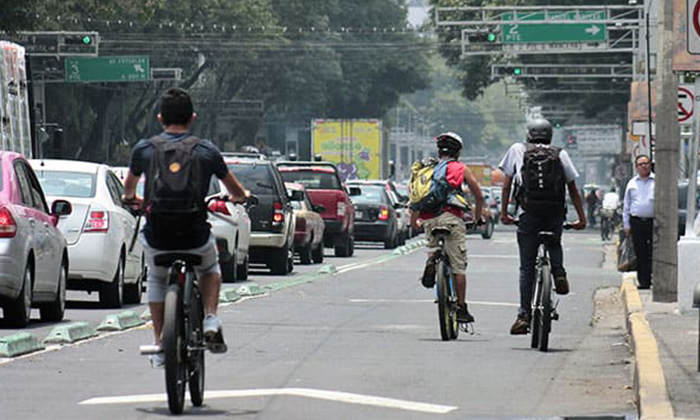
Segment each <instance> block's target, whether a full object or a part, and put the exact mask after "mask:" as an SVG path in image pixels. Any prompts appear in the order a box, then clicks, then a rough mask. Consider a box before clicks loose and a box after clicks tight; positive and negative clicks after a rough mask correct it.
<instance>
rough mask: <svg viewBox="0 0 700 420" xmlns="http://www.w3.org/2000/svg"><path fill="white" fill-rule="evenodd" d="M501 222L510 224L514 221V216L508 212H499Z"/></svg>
mask: <svg viewBox="0 0 700 420" xmlns="http://www.w3.org/2000/svg"><path fill="white" fill-rule="evenodd" d="M501 223H503V224H504V225H512V224H514V223H515V218H514V217H513V216H511V215H510V214H508V213H501Z"/></svg>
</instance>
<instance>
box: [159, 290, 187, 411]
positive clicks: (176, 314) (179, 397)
mask: <svg viewBox="0 0 700 420" xmlns="http://www.w3.org/2000/svg"><path fill="white" fill-rule="evenodd" d="M185 341H186V340H185V325H184V316H183V311H182V288H181V287H180V285H178V284H171V285H170V286H169V287H168V291H167V293H166V295H165V314H164V317H163V345H162V347H163V354H164V355H165V389H166V392H167V394H168V408H169V409H170V412H171V413H173V414H181V413H182V409H183V407H184V405H185V385H186V382H187V364H186V363H187V355H186V354H185V351H186V348H185V345H186V344H185Z"/></svg>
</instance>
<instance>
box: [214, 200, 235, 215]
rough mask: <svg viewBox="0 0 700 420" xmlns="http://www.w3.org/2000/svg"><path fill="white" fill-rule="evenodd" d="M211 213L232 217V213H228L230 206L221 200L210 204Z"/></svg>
mask: <svg viewBox="0 0 700 420" xmlns="http://www.w3.org/2000/svg"><path fill="white" fill-rule="evenodd" d="M209 211H212V212H214V213H221V214H225V215H227V216H230V215H231V212H229V211H228V206H226V202H224V201H221V200H213V201H212V202H211V203H209Z"/></svg>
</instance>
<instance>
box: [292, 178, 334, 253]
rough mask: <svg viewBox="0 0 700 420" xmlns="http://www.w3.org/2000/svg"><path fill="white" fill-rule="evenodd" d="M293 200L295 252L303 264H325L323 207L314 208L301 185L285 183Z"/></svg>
mask: <svg viewBox="0 0 700 420" xmlns="http://www.w3.org/2000/svg"><path fill="white" fill-rule="evenodd" d="M285 185H286V186H287V190H289V192H290V196H291V198H292V207H294V218H295V219H296V223H295V224H296V230H295V232H294V252H296V253H297V254H299V260H300V261H301V263H302V264H311V262H314V263H317V264H318V263H322V262H323V248H324V247H323V231H324V228H325V224H324V223H323V218H322V217H321V215H320V214H319V213H323V210H325V209H324V208H323V206H322V205H320V204H319V205H316V206H314V205H313V204H312V203H311V199H309V196H308V194H307V193H306V189H305V188H304V186H303V185H301V184H294V183H289V182H287V183H285Z"/></svg>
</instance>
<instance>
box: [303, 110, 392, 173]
mask: <svg viewBox="0 0 700 420" xmlns="http://www.w3.org/2000/svg"><path fill="white" fill-rule="evenodd" d="M311 142H312V151H313V155H314V156H321V158H322V159H323V160H324V161H326V162H332V163H334V164H335V165H336V166H337V167H338V170H339V172H340V177H341V179H342V181H343V182H345V181H348V180H356V179H358V180H373V179H381V178H382V163H383V136H382V122H381V120H377V119H341V120H334V119H318V120H314V121H313V122H312V132H311Z"/></svg>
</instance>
